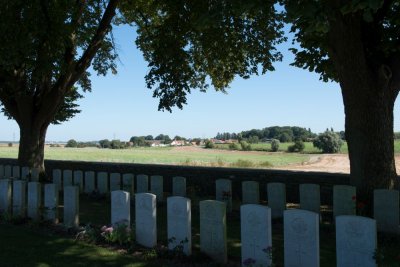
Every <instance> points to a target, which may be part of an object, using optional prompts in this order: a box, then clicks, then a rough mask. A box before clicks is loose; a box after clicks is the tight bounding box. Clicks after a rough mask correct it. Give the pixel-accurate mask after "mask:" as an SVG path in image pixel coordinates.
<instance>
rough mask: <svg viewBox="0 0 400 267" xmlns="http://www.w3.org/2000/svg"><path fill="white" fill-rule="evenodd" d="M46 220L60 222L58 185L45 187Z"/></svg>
mask: <svg viewBox="0 0 400 267" xmlns="http://www.w3.org/2000/svg"><path fill="white" fill-rule="evenodd" d="M43 217H44V219H45V220H49V221H52V222H53V223H57V222H58V190H57V185H56V184H45V185H44V211H43Z"/></svg>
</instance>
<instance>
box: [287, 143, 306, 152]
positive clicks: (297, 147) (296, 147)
mask: <svg viewBox="0 0 400 267" xmlns="http://www.w3.org/2000/svg"><path fill="white" fill-rule="evenodd" d="M304 148H305V145H304V142H303V141H301V140H296V141H295V142H294V144H293V145H290V146H288V152H302V151H303V150H304Z"/></svg>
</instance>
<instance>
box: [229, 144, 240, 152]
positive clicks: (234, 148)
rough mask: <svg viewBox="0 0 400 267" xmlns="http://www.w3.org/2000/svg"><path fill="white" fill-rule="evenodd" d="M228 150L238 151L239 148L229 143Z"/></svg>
mask: <svg viewBox="0 0 400 267" xmlns="http://www.w3.org/2000/svg"><path fill="white" fill-rule="evenodd" d="M229 149H230V150H239V149H240V147H239V145H238V143H230V144H229Z"/></svg>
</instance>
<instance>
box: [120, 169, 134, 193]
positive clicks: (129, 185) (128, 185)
mask: <svg viewBox="0 0 400 267" xmlns="http://www.w3.org/2000/svg"><path fill="white" fill-rule="evenodd" d="M134 184H135V183H134V177H133V174H132V173H124V174H123V175H122V190H124V191H126V192H129V193H130V195H131V196H133V194H135V187H134Z"/></svg>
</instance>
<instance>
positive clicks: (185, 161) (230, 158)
mask: <svg viewBox="0 0 400 267" xmlns="http://www.w3.org/2000/svg"><path fill="white" fill-rule="evenodd" d="M17 155H18V148H17V147H0V158H17ZM45 158H46V159H55V160H77V161H92V162H127V163H149V164H173V165H190V166H213V167H261V168H265V167H271V166H284V165H288V164H296V163H297V164H299V163H302V162H306V161H308V160H309V156H308V155H303V154H297V153H291V154H286V153H266V152H255V151H254V152H253V151H252V152H242V151H228V150H215V149H212V150H210V149H202V148H198V149H195V150H192V149H188V150H185V149H174V148H170V147H164V148H152V147H149V148H130V149H121V150H113V149H99V148H61V147H46V149H45ZM245 162H247V163H249V164H245ZM246 165H248V166H246Z"/></svg>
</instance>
